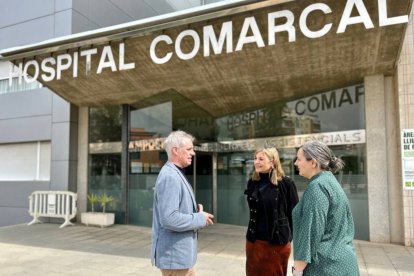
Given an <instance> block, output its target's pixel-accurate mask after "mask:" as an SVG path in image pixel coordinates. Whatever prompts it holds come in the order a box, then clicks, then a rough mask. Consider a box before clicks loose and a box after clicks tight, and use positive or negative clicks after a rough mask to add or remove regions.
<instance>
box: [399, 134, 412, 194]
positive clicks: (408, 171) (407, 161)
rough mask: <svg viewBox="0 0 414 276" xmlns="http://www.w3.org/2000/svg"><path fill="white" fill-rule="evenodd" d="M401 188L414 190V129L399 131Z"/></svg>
mask: <svg viewBox="0 0 414 276" xmlns="http://www.w3.org/2000/svg"><path fill="white" fill-rule="evenodd" d="M401 149H402V154H401V157H402V174H403V188H404V189H406V190H414V129H403V130H402V131H401Z"/></svg>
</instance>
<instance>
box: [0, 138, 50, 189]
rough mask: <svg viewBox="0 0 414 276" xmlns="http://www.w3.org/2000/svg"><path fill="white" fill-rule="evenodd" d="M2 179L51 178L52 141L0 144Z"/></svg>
mask: <svg viewBox="0 0 414 276" xmlns="http://www.w3.org/2000/svg"><path fill="white" fill-rule="evenodd" d="M0 156H1V157H2V158H1V160H0V180H2V181H36V180H46V181H47V180H50V142H34V143H19V144H4V145H0Z"/></svg>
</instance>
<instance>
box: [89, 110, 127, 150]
mask: <svg viewBox="0 0 414 276" xmlns="http://www.w3.org/2000/svg"><path fill="white" fill-rule="evenodd" d="M121 136H122V107H121V106H106V107H92V108H90V110H89V142H91V143H102V142H116V141H121Z"/></svg>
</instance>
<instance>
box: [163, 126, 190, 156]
mask: <svg viewBox="0 0 414 276" xmlns="http://www.w3.org/2000/svg"><path fill="white" fill-rule="evenodd" d="M185 139H190V140H191V142H194V140H195V138H194V136H193V135H191V134H188V133H187V132H184V131H182V130H176V131H173V132H171V133H170V135H168V137H167V138H166V139H165V141H164V149H165V151H166V152H167V155H168V157H170V156H171V151H172V148H173V147H177V148H180V147H182V146H183V145H184V142H185Z"/></svg>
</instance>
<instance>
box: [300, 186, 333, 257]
mask: <svg viewBox="0 0 414 276" xmlns="http://www.w3.org/2000/svg"><path fill="white" fill-rule="evenodd" d="M301 201H302V202H301V204H300V205H299V206H300V210H299V212H300V219H299V221H298V222H297V223H296V224H295V228H294V229H293V239H294V241H293V244H294V250H293V252H294V258H295V260H300V261H305V262H308V263H311V262H315V263H318V259H317V251H318V248H319V245H320V243H321V241H322V237H323V234H324V232H325V228H326V221H327V217H328V210H329V197H328V194H327V193H326V192H325V191H324V190H323V189H322V188H321V186H320V185H318V183H311V184H310V185H309V186H308V188H307V190H306V191H305V193H304V194H303V197H302V200H301Z"/></svg>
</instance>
